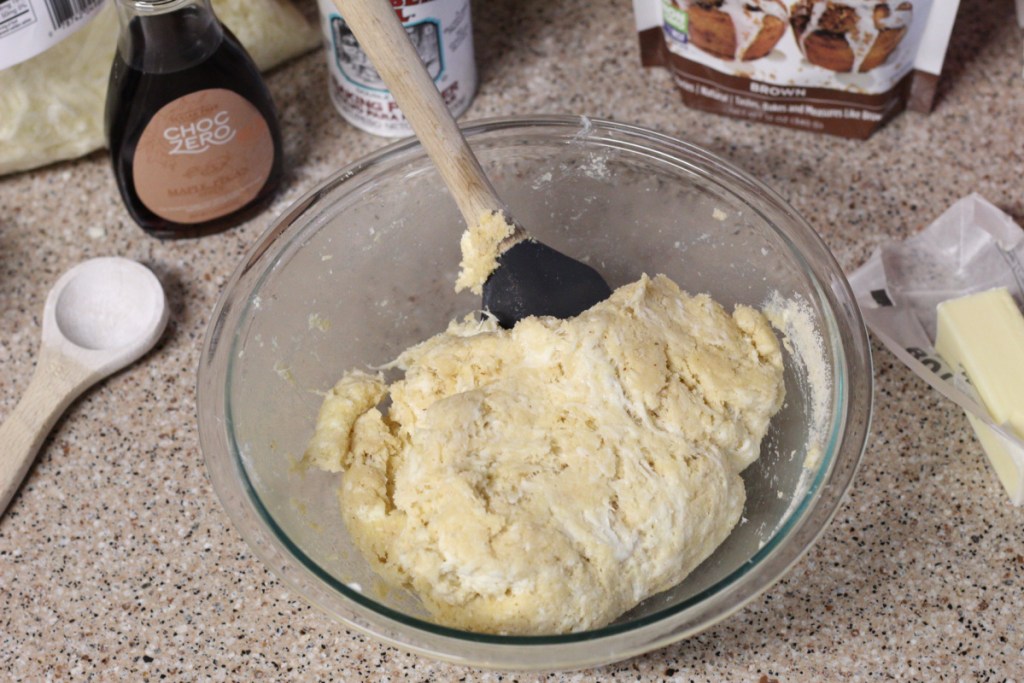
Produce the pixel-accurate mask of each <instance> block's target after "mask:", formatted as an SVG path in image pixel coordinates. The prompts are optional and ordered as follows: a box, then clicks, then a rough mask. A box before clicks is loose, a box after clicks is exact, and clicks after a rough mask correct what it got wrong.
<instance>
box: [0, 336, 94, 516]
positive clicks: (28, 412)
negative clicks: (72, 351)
mask: <svg viewBox="0 0 1024 683" xmlns="http://www.w3.org/2000/svg"><path fill="white" fill-rule="evenodd" d="M95 379H96V377H95V373H93V372H92V371H90V370H89V369H88V368H85V367H83V366H82V365H80V364H79V363H77V362H75V361H73V360H71V359H69V358H67V357H66V356H63V355H61V354H59V353H57V352H52V351H47V350H46V348H45V347H44V349H43V351H41V352H40V354H39V363H38V365H37V366H36V371H35V374H34V375H33V376H32V381H31V382H29V385H28V389H27V390H26V391H25V394H24V396H22V397H21V401H19V402H18V405H17V406H15V408H14V410H13V411H12V412H11V414H10V415H9V416H8V417H7V419H6V420H4V423H3V424H2V425H0V516H2V515H3V513H4V510H6V509H7V504H8V503H10V502H11V499H12V498H13V497H14V494H15V493H16V492H17V491H18V486H19V485H20V484H21V480H22V479H24V478H25V474H26V473H27V472H28V470H29V467H31V465H32V461H33V460H35V457H36V453H37V452H38V451H39V447H40V446H42V445H43V441H45V440H46V436H47V435H48V434H49V433H50V430H51V429H53V425H54V424H55V423H56V422H57V419H58V418H59V417H60V416H61V415H62V414H63V413H64V410H65V409H66V408H67V407H68V406H69V405H70V404H71V402H72V401H74V400H75V399H76V398H78V396H79V395H80V394H81V393H82V392H83V391H84V390H85V389H86V388H87V387H88V386H89V385H90V384H92V383H93V382H94V381H95Z"/></svg>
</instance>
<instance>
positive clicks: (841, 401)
mask: <svg viewBox="0 0 1024 683" xmlns="http://www.w3.org/2000/svg"><path fill="white" fill-rule="evenodd" d="M461 128H462V130H463V133H464V134H465V135H466V137H467V140H469V142H470V143H471V144H472V143H473V142H474V141H475V140H478V139H481V136H485V135H486V134H488V133H491V134H496V133H504V132H508V131H522V132H526V131H527V130H531V129H532V130H538V129H540V130H545V131H551V130H554V131H561V132H564V133H571V134H572V136H573V137H574V138H577V139H586V140H602V139H607V138H600V137H599V135H600V134H605V135H617V136H620V137H621V138H622V139H619V140H617V142H619V143H621V144H619V145H617V146H619V147H622V148H626V149H643V150H645V151H646V152H648V153H649V154H648V155H649V156H650V155H653V156H660V157H664V158H666V159H667V158H672V159H673V161H674V163H677V164H678V163H684V164H685V165H686V166H687V168H688V170H691V171H697V172H698V173H699V174H700V175H704V176H706V177H707V178H709V179H710V180H711V181H712V182H713V183H714V184H715V185H716V186H719V187H721V186H722V185H723V184H724V185H725V186H726V188H727V189H729V190H730V191H731V193H732V194H737V190H745V191H748V192H753V193H755V194H756V195H758V196H759V198H760V200H761V201H763V202H766V203H767V204H768V205H770V206H771V208H772V209H774V210H776V211H778V212H779V213H780V215H781V216H782V217H784V218H785V219H786V220H787V221H788V226H787V230H788V231H794V230H795V231H796V235H795V236H796V237H798V238H799V239H800V244H799V245H797V244H793V242H792V238H793V237H794V235H791V234H789V232H786V233H783V232H781V231H780V230H779V228H778V227H777V226H776V224H775V222H773V221H770V220H768V219H767V217H764V216H762V218H763V219H764V220H765V221H766V223H767V224H768V225H770V226H771V227H772V228H773V229H775V230H776V231H777V232H778V234H779V236H780V237H781V238H782V239H783V240H784V241H785V242H786V243H787V246H789V248H790V252H791V255H792V256H793V257H795V258H796V259H797V260H799V261H801V262H802V263H801V266H802V268H803V270H804V272H805V273H806V274H808V275H809V276H810V279H811V281H812V283H813V284H814V286H815V288H816V289H817V290H818V296H819V297H820V298H821V299H822V302H821V303H822V304H827V306H826V309H827V310H828V312H829V315H828V316H826V317H827V318H828V320H827V321H826V322H827V323H828V324H829V326H830V327H831V328H835V329H830V330H829V338H830V339H832V340H837V341H841V342H844V346H843V349H842V351H843V352H842V353H839V354H838V355H836V357H835V358H834V359H833V360H834V362H836V363H837V367H836V371H835V377H834V378H833V380H834V381H833V387H832V390H833V403H834V404H838V406H839V408H840V410H839V411H838V412H837V413H836V414H835V415H834V417H833V420H832V424H831V426H830V427H831V428H830V430H829V432H830V433H829V435H828V444H827V447H826V448H825V449H824V454H823V461H822V463H823V464H822V466H820V467H819V469H818V471H817V473H816V475H815V476H814V478H813V481H812V482H811V483H810V484H809V486H808V487H807V489H806V491H805V493H804V496H803V499H802V500H801V501H800V502H799V504H798V505H797V506H795V507H794V508H793V509H791V510H790V511H789V513H788V517H786V518H785V519H784V521H783V522H782V523H781V524H780V525H779V526H778V528H777V529H776V530H775V532H774V534H773V536H772V538H771V539H770V540H769V541H768V542H767V543H765V544H764V545H763V546H762V547H761V548H760V549H759V550H758V551H757V552H756V553H755V554H754V555H753V556H752V557H751V558H750V559H749V560H748V561H747V562H745V563H744V564H743V565H741V566H740V567H738V568H737V569H735V570H734V571H733V572H730V573H729V574H728V575H727V576H725V577H724V578H722V579H720V580H719V581H717V582H715V583H714V584H712V585H711V586H708V587H706V588H705V589H703V590H702V591H700V592H699V593H697V594H695V595H693V596H690V597H689V598H687V599H686V600H684V601H682V602H681V603H679V604H677V605H673V606H671V607H669V608H665V609H662V610H658V611H657V612H654V613H652V614H650V615H646V616H644V617H641V618H638V619H635V620H631V621H629V622H625V623H622V624H617V623H613V624H611V625H608V626H605V627H603V628H601V629H594V630H592V631H585V632H580V633H570V634H560V635H546V636H500V635H491V634H481V633H473V632H469V631H462V630H458V629H453V628H449V627H444V626H439V625H437V624H434V623H431V622H428V621H425V620H422V619H419V618H416V617H411V616H409V615H406V614H403V613H400V612H397V611H396V610H393V609H391V608H389V607H387V606H385V605H382V604H380V603H377V602H376V601H374V600H372V599H370V598H368V597H366V596H365V595H362V594H361V593H359V592H357V591H353V590H351V589H349V588H348V587H347V586H345V585H344V583H342V582H340V581H339V580H337V579H335V578H334V577H332V576H331V575H330V574H329V573H328V572H326V571H325V570H323V569H322V568H320V567H319V565H317V563H316V562H315V561H313V560H311V559H310V558H308V557H307V556H306V555H305V553H304V552H303V551H302V550H301V548H298V547H297V546H295V544H293V543H292V542H291V540H290V539H289V538H288V537H287V535H286V534H285V533H284V532H283V531H282V530H281V529H280V527H279V526H278V525H277V523H276V522H275V520H274V518H273V516H272V515H271V514H270V513H269V511H268V510H266V508H265V507H264V506H263V503H262V501H261V500H260V498H259V495H258V494H257V492H256V490H255V488H254V487H253V485H252V482H251V481H250V479H249V476H248V473H247V472H246V469H245V467H244V463H243V462H242V459H241V457H240V456H239V452H238V448H237V445H236V444H235V443H234V441H233V438H232V436H231V434H230V433H229V431H230V425H231V422H232V420H231V413H230V398H229V396H228V392H227V388H228V386H229V384H228V378H229V377H230V375H231V367H232V363H233V360H234V357H235V355H236V354H235V352H234V339H233V338H230V339H229V338H228V337H226V336H225V332H226V331H229V330H230V329H231V325H230V323H231V322H233V321H237V320H240V319H243V318H244V316H245V314H246V312H247V310H248V307H249V305H250V304H251V299H252V296H251V295H252V293H253V291H255V289H256V287H252V288H250V289H249V290H248V291H246V290H244V289H242V290H240V289H239V287H240V283H241V282H242V280H243V279H246V278H248V279H253V278H257V281H256V282H255V283H254V284H255V285H256V286H257V287H258V284H259V282H261V281H262V279H263V277H265V276H266V275H267V273H268V272H269V271H270V270H271V268H272V266H273V262H274V259H273V258H271V261H270V267H266V268H265V269H264V270H263V271H262V273H260V272H258V271H256V270H255V269H256V268H257V266H259V265H261V264H264V263H265V259H266V258H270V257H272V256H273V255H274V254H277V255H280V254H281V253H282V252H283V251H284V249H285V248H286V247H287V246H288V244H289V241H288V240H286V241H284V242H281V243H278V240H279V239H281V238H282V237H286V236H287V233H288V230H289V228H291V227H292V226H294V225H296V223H299V226H298V228H296V229H295V230H294V231H293V232H295V233H296V234H298V233H299V232H301V231H300V230H299V228H301V227H302V226H303V224H302V223H301V221H300V219H301V218H302V217H303V216H304V214H305V212H306V210H307V209H309V208H310V207H311V206H313V205H314V204H316V203H317V201H318V200H320V199H321V198H324V197H326V196H327V195H329V194H331V193H333V192H335V191H338V190H339V188H343V187H344V186H345V184H346V183H348V182H350V181H351V180H352V179H353V178H358V177H359V176H360V174H361V173H365V172H366V171H367V170H368V169H372V168H375V167H380V166H382V165H386V164H388V163H397V162H399V161H401V162H403V163H407V162H410V161H412V160H414V159H416V158H419V157H423V156H425V152H424V150H423V148H422V147H421V146H420V145H419V143H418V141H416V140H415V139H414V138H409V139H405V140H402V141H398V142H395V143H392V144H389V145H387V146H385V147H382V148H381V149H379V150H377V151H376V152H373V153H371V154H369V155H367V156H364V157H362V158H361V159H358V160H356V161H355V162H353V163H351V164H348V165H347V166H345V167H343V168H342V169H340V170H338V171H336V172H335V173H333V174H332V175H330V176H329V177H327V178H326V179H324V180H322V181H321V182H320V183H318V184H317V185H316V186H315V187H314V188H312V189H311V190H309V191H308V192H306V193H305V194H304V195H303V196H302V197H300V198H299V199H298V200H296V201H295V202H294V203H293V204H292V205H291V206H290V207H289V208H287V209H286V210H285V211H284V212H282V214H281V215H280V216H279V217H278V218H277V219H275V220H274V222H273V223H272V225H271V226H270V227H269V228H268V229H267V230H266V231H265V232H264V233H263V234H262V235H261V236H260V237H259V238H258V239H257V240H256V241H255V242H254V243H253V244H252V245H251V246H250V248H249V249H248V250H247V252H246V255H245V256H244V257H243V258H242V260H241V262H240V263H239V265H238V266H237V267H236V269H235V271H234V272H233V273H232V275H231V277H230V279H229V280H228V282H227V283H226V285H225V286H224V288H223V290H222V293H221V296H220V298H219V300H218V302H217V305H216V307H215V309H214V311H213V315H212V317H211V319H210V323H209V325H208V328H207V332H206V336H205V339H204V343H203V350H202V355H201V359H200V364H199V369H198V378H197V412H198V423H199V440H200V447H201V449H202V451H203V456H204V461H205V463H206V468H207V471H208V474H209V476H210V480H211V483H212V484H213V487H214V490H215V492H216V493H217V496H218V498H219V499H220V501H221V504H222V505H223V507H224V508H225V510H226V512H227V513H228V516H229V518H230V519H231V520H232V523H233V524H234V525H235V527H236V529H238V530H239V532H240V534H241V535H242V537H243V538H244V539H245V541H246V542H247V544H248V545H249V546H250V547H251V548H252V549H253V551H254V552H255V554H256V555H257V556H259V557H260V559H262V560H263V562H264V564H265V565H266V566H267V567H269V568H270V569H271V570H272V572H273V573H274V574H275V575H277V576H278V577H279V578H281V579H282V580H283V581H284V583H285V584H286V585H287V586H288V587H290V588H292V589H293V590H296V591H297V592H298V593H299V594H301V595H303V597H304V598H305V599H306V600H307V601H308V602H310V603H311V604H312V605H313V606H315V607H317V608H318V609H321V610H323V611H325V612H327V613H328V614H330V615H331V616H333V617H335V618H337V619H339V620H340V621H342V622H343V623H344V624H346V625H348V626H351V627H354V628H356V629H358V630H360V631H362V632H364V633H367V634H369V635H371V636H372V637H374V638H378V639H381V640H383V641H385V642H387V643H389V644H392V645H395V646H397V647H399V648H402V649H405V650H409V651H413V652H417V653H419V654H424V655H427V656H430V657H433V658H436V659H442V660H447V661H452V662H456V663H459V664H472V665H477V666H491V667H496V668H514V669H520V670H523V669H551V668H567V667H579V666H584V665H594V664H603V663H608V662H611V661H617V660H621V659H625V658H627V657H630V656H633V655H636V654H640V653H642V652H646V651H649V650H652V649H655V648H657V647H661V646H664V645H666V644H669V643H671V642H674V641H677V640H681V639H683V638H686V637H689V636H692V635H694V634H696V633H698V632H700V631H703V630H706V629H708V628H710V627H711V626H713V625H714V624H716V623H718V622H719V621H721V620H722V619H725V618H726V617H728V616H729V615H731V614H733V613H735V612H736V611H738V610H739V609H741V608H742V607H743V606H744V605H746V604H747V603H748V602H750V601H751V600H753V599H754V598H755V597H757V596H758V595H760V594H761V593H763V592H764V591H766V590H768V588H770V587H771V586H772V585H774V583H775V582H777V581H778V580H779V579H781V578H782V576H783V575H784V574H785V573H786V571H788V569H789V568H790V567H791V566H792V565H793V564H795V563H796V562H797V561H799V560H800V558H801V557H802V556H803V555H804V553H806V552H807V551H808V550H809V549H810V547H811V546H812V545H813V543H814V542H815V541H816V540H817V539H818V538H819V537H820V535H821V534H822V533H823V532H824V530H825V529H826V528H827V526H828V523H829V522H830V521H831V519H832V518H833V517H834V515H835V514H836V512H837V510H838V508H839V506H840V504H841V502H842V500H843V496H844V494H845V492H846V491H847V490H848V488H849V486H850V485H851V483H852V481H853V479H854V477H855V474H856V471H857V468H858V466H859V463H860V460H861V458H862V455H863V452H864V449H865V447H866V443H867V435H868V426H869V423H870V418H871V411H872V391H871V388H872V383H873V372H872V359H871V353H870V346H869V344H868V337H867V330H866V328H865V326H864V323H863V320H862V319H861V317H860V311H859V309H858V308H857V306H856V303H855V299H854V298H853V294H852V291H851V289H850V287H849V284H848V283H847V281H846V278H845V277H844V275H843V272H842V269H841V268H840V266H839V265H838V263H837V262H836V261H835V259H834V257H833V256H832V254H831V252H830V251H829V250H828V248H827V247H826V245H825V244H824V242H823V241H822V240H821V238H820V236H818V235H817V233H816V232H815V231H814V230H813V229H812V228H811V226H810V225H809V224H808V223H807V222H806V221H805V220H804V219H803V218H802V217H801V216H800V215H799V214H797V212H796V211H795V210H794V209H793V208H792V207H791V206H790V205H789V204H788V203H787V202H786V201H785V200H784V199H783V198H782V197H781V196H779V195H778V194H777V193H775V192H774V191H773V190H771V189H770V188H769V187H768V186H767V185H765V184H764V183H761V182H760V181H759V180H757V179H756V178H753V177H752V176H750V175H748V174H747V173H745V172H743V171H742V170H740V169H738V168H737V167H735V166H733V165H732V164H731V163H729V162H727V161H725V160H723V159H721V158H719V157H718V156H716V155H714V154H712V153H710V152H708V151H706V150H704V149H703V148H700V147H698V146H696V145H693V144H691V143H688V142H685V141H682V140H679V139H677V138H673V137H671V136H668V135H665V134H663V133H659V132H657V131H653V130H650V129H647V128H644V127H641V126H635V125H631V124H624V123H618V122H613V121H606V120H602V119H597V118H589V117H585V116H582V117H581V116H511V117H499V118H488V119H481V120H477V121H473V122H469V123H466V124H464V125H462V126H461ZM711 169H713V174H712V173H711ZM738 196H739V195H738ZM740 198H742V199H743V201H744V202H745V203H749V199H746V198H743V197H740ZM759 213H760V212H759ZM275 246H277V249H276V250H275V249H274V248H273V247H275ZM808 249H809V250H811V253H812V254H813V256H814V259H813V260H814V263H810V262H808V259H807V258H806V257H805V251H806V250H808ZM814 264H818V267H817V268H816V267H815V266H814ZM818 270H821V271H823V272H822V273H820V274H819V273H818V272H817V271H818ZM821 276H827V277H821ZM246 297H247V298H246ZM833 299H835V301H833ZM836 304H841V305H839V306H836ZM840 312H841V313H842V314H843V315H844V316H845V318H846V322H847V328H846V329H845V330H844V329H840V328H839V327H838V325H837V321H838V319H839V313H840ZM844 331H845V332H847V333H848V334H847V335H843V334H842V332H844ZM225 342H230V343H225ZM847 346H851V347H852V348H847ZM851 351H852V352H853V353H852V354H851ZM851 362H853V364H854V365H855V366H856V367H855V368H854V370H855V371H854V372H852V373H851V371H850V368H849V367H848V366H849V364H850V363H851ZM839 439H843V441H842V442H840V441H839ZM840 456H845V457H844V458H842V462H840V460H841V458H840ZM797 541H799V543H797ZM794 545H796V547H793V546H794ZM293 563H297V566H293ZM325 585H326V586H329V587H330V588H331V590H330V591H328V590H325ZM724 586H734V587H738V588H740V589H743V590H741V591H740V592H739V594H738V595H737V594H736V593H735V592H731V593H730V594H729V595H728V596H726V595H723V593H724V591H723V590H722V589H723V587H724ZM331 595H333V596H334V597H335V598H338V599H340V600H341V601H343V602H344V603H345V604H343V605H340V604H338V601H337V600H335V599H332V598H331ZM716 598H717V599H716ZM726 598H728V603H727V604H726V603H725V599H726ZM325 600H326V602H325ZM705 601H707V602H705ZM699 605H703V607H704V609H703V610H702V613H704V614H703V618H700V619H689V620H687V619H683V618H681V617H685V616H687V615H688V614H690V615H691V616H694V615H692V612H693V610H694V609H695V608H696V607H697V606H699ZM709 608H710V609H709ZM696 616H699V615H696ZM674 617H675V618H674ZM408 629H413V630H414V634H413V635H414V636H421V637H410V634H409V633H408ZM595 643H600V646H599V647H595ZM450 645H455V646H456V648H457V649H465V647H466V646H467V645H469V646H470V650H471V653H470V655H468V656H466V655H462V654H457V653H456V652H453V651H452V649H451V648H450V647H448V646H450ZM523 648H527V649H528V650H529V652H530V654H532V655H537V656H535V659H534V660H531V661H525V662H524V661H523V656H522V655H523Z"/></svg>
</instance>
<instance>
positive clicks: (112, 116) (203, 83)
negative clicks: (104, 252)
mask: <svg viewBox="0 0 1024 683" xmlns="http://www.w3.org/2000/svg"><path fill="white" fill-rule="evenodd" d="M115 2H116V5H117V11H118V17H119V21H120V25H121V32H120V36H119V38H118V45H117V54H116V55H115V57H114V65H113V67H112V68H111V71H110V87H109V90H108V92H107V106H106V133H107V141H108V143H109V146H110V155H111V159H112V161H113V164H114V175H115V176H116V178H117V186H118V189H119V190H120V192H121V197H122V199H123V200H124V203H125V206H126V207H127V208H128V213H129V214H131V217H132V218H133V219H134V220H135V222H136V223H138V224H139V225H140V226H141V227H142V229H143V230H145V231H146V232H148V233H150V234H152V235H155V236H157V237H196V236H200V235H205V234H209V233H211V232H216V231H219V230H224V229H226V228H229V227H231V226H233V225H235V224H237V223H239V222H241V221H242V220H245V219H246V218H248V217H250V216H251V215H252V214H253V213H255V211H257V210H258V209H259V208H262V206H263V205H264V204H265V202H266V200H267V199H269V198H270V196H271V195H272V194H273V192H274V190H275V189H276V188H277V185H278V183H279V181H280V178H281V170H282V159H281V156H282V153H281V132H280V129H279V127H278V121H277V113H276V111H275V109H274V103H273V100H271V98H270V93H269V92H268V90H267V87H266V84H264V82H263V79H262V78H261V77H260V73H259V70H258V69H257V68H256V65H255V64H254V63H253V61H252V59H251V58H250V57H249V55H248V53H246V51H245V49H244V48H243V47H242V45H241V44H240V43H239V42H238V40H237V39H236V38H235V37H234V36H233V35H232V34H231V32H230V31H229V30H228V29H227V28H225V27H224V26H223V25H222V24H221V23H220V21H218V19H217V17H216V16H215V15H214V13H213V9H212V8H211V7H210V2H209V0H149V1H147V2H144V1H141V0H115Z"/></svg>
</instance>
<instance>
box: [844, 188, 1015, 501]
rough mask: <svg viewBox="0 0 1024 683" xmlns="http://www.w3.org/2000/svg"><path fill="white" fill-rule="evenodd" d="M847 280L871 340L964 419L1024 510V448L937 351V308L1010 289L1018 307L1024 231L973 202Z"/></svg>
mask: <svg viewBox="0 0 1024 683" xmlns="http://www.w3.org/2000/svg"><path fill="white" fill-rule="evenodd" d="M849 280H850V285H851V287H852V288H853V291H854V294H855V295H856V297H857V303H858V304H859V305H860V309H861V313H862V314H863V316H864V321H865V322H866V323H867V325H868V327H869V328H870V329H871V331H872V333H874V335H875V336H876V337H877V338H878V339H879V341H881V342H882V343H883V344H884V345H885V346H886V347H887V348H888V349H889V350H890V351H891V352H892V353H893V354H894V355H895V356H896V357H897V358H899V359H900V360H901V361H902V362H903V363H904V364H906V365H907V366H908V367H909V368H910V369H911V370H913V371H914V372H915V373H916V374H917V375H918V376H919V377H921V379H923V380H924V381H926V382H927V383H928V384H929V385H931V386H932V388H934V389H935V390H936V391H938V392H939V393H940V394H942V395H943V396H945V397H946V398H948V399H950V400H951V401H953V402H955V403H956V404H957V405H959V406H960V407H961V408H963V409H964V410H965V411H966V412H967V414H968V417H969V418H970V419H971V423H972V425H974V427H975V430H976V431H977V432H978V437H979V439H980V440H981V441H982V443H983V445H984V446H985V449H986V453H987V455H988V456H989V459H990V460H991V461H992V463H993V466H994V467H995V469H996V472H997V474H999V478H1000V481H1001V482H1002V483H1003V486H1004V487H1005V488H1006V490H1007V492H1009V493H1010V496H1011V501H1012V502H1013V504H1014V505H1021V504H1024V440H1022V439H1020V438H1018V437H1017V436H1016V435H1015V434H1014V433H1013V432H1011V431H1009V430H1008V429H1005V428H1003V427H1002V426H1001V425H999V424H996V423H995V422H994V421H993V420H992V418H991V416H990V415H989V413H988V411H987V410H986V409H985V407H984V405H983V404H982V402H981V400H980V399H979V398H978V397H977V395H976V394H975V393H974V390H973V388H972V387H971V385H970V383H969V382H968V381H967V379H966V377H965V376H964V375H963V373H960V372H957V371H956V370H955V369H953V368H950V367H949V366H948V365H947V364H946V363H945V362H943V360H942V358H940V357H939V356H938V355H937V354H936V353H935V348H934V347H935V335H936V306H938V304H940V303H941V302H943V301H946V300H947V299H953V298H957V297H961V296H966V295H968V294H974V293H977V292H983V291H986V290H988V289H992V288H994V287H1006V288H1007V289H1008V290H1009V292H1010V293H1011V295H1012V296H1013V297H1014V299H1015V300H1016V302H1017V305H1018V306H1021V304H1022V302H1024V230H1021V228H1020V227H1019V226H1018V225H1017V224H1016V223H1014V222H1013V220H1012V219H1011V218H1010V217H1009V216H1007V215H1006V214H1005V213H1003V212H1002V211H1000V210H999V208H998V207H996V206H993V205H992V204H990V203H989V202H987V201H986V200H985V199H984V198H982V197H981V196H980V195H978V194H972V195H969V196H968V197H965V198H964V199H961V200H960V201H958V202H957V203H955V204H954V205H953V206H952V207H950V208H949V210H947V211H946V212H945V213H943V214H942V215H941V216H939V218H938V219H936V220H935V222H934V223H932V224H931V225H929V226H928V227H927V228H925V229H924V230H923V231H922V232H920V233H918V234H917V235H915V236H914V237H911V238H910V239H908V240H906V241H904V242H902V243H890V244H887V245H885V246H883V247H882V248H881V249H879V250H878V251H876V252H875V253H874V254H873V255H872V256H871V258H870V259H868V261H867V263H865V264H864V265H863V266H861V267H860V268H859V269H857V270H856V271H855V272H854V273H853V274H852V275H851V276H850V278H849ZM994 451H998V452H994Z"/></svg>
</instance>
